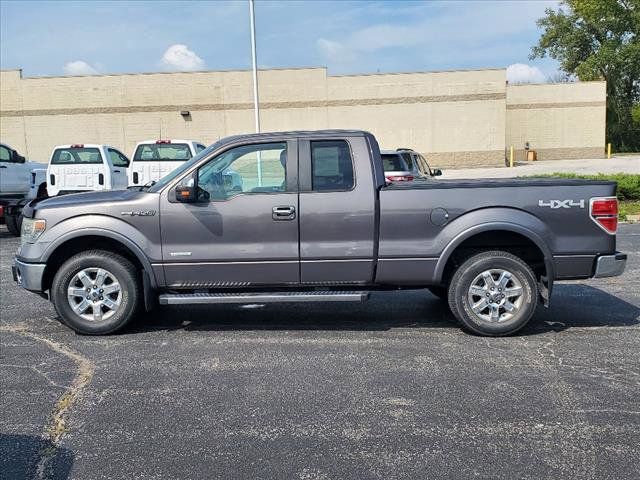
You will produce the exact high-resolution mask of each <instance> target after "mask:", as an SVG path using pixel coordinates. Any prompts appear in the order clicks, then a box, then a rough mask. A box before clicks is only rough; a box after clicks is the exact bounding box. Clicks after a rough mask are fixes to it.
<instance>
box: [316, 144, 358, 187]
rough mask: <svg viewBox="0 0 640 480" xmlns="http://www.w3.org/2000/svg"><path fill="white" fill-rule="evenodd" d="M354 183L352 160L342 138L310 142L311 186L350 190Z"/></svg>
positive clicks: (347, 146) (347, 145)
mask: <svg viewBox="0 0 640 480" xmlns="http://www.w3.org/2000/svg"><path fill="white" fill-rule="evenodd" d="M353 185H354V176H353V161H352V160H351V150H350V149H349V144H348V143H347V142H346V141H344V140H319V141H312V142H311V188H312V189H313V190H316V191H331V190H333V191H341V190H342V191H344V190H351V189H352V188H353Z"/></svg>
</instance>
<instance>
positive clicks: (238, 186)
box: [160, 140, 300, 288]
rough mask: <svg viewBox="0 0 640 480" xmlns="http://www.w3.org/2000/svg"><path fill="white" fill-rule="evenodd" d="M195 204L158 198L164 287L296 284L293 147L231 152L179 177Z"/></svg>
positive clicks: (171, 196) (171, 194)
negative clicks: (195, 196) (192, 190)
mask: <svg viewBox="0 0 640 480" xmlns="http://www.w3.org/2000/svg"><path fill="white" fill-rule="evenodd" d="M179 183H180V184H182V185H185V186H193V185H196V186H197V189H198V192H199V201H198V202H197V203H179V202H177V201H176V200H175V190H174V188H173V187H171V188H169V189H167V190H165V191H164V192H163V193H162V200H161V202H162V204H161V212H162V215H161V217H160V222H161V223H160V224H161V229H162V258H163V266H164V272H165V278H166V282H167V285H168V286H169V287H172V288H225V287H239V286H251V285H274V286H277V285H289V284H294V285H297V284H298V283H299V280H300V272H299V253H298V193H297V142H296V141H295V140H289V141H285V142H283V141H273V142H269V141H263V142H261V143H255V144H245V145H239V146H236V147H231V148H229V149H228V150H226V151H224V152H222V153H220V154H218V155H216V156H215V157H214V158H212V159H211V160H209V161H208V162H206V163H205V164H203V165H202V166H200V167H199V168H198V169H197V170H196V172H194V173H193V174H188V175H186V176H185V177H183V178H182V179H181V180H180V182H179Z"/></svg>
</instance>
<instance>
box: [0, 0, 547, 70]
mask: <svg viewBox="0 0 640 480" xmlns="http://www.w3.org/2000/svg"><path fill="white" fill-rule="evenodd" d="M556 6H557V2H555V1H542V0H540V1H524V0H523V1H480V0H476V1H473V0H469V1H441V2H420V1H412V2H404V1H386V2H385V1H378V2H365V1H346V0H345V1H320V0H315V1H306V2H297V1H281V2H275V1H266V0H257V1H256V25H257V27H256V29H257V41H258V63H259V66H260V67H261V68H275V67H307V66H326V67H328V69H329V73H331V74H355V73H372V72H378V71H380V72H394V71H430V70H456V69H471V68H486V67H507V66H509V65H513V64H524V65H527V67H525V66H524V65H523V66H521V67H512V69H511V70H510V75H511V76H516V77H518V78H520V77H522V78H523V79H525V80H526V79H531V80H543V79H544V77H546V76H549V75H552V74H553V73H554V72H555V71H556V69H557V65H556V63H555V62H554V61H551V60H548V59H546V60H537V61H530V60H529V59H528V55H529V53H530V49H531V46H532V45H533V44H535V42H536V40H537V38H538V37H539V34H540V32H539V31H538V29H537V27H536V25H535V21H536V19H537V18H539V17H541V16H542V15H543V14H544V10H545V8H546V7H556ZM0 66H1V68H3V69H9V68H22V69H23V74H24V75H25V76H40V75H65V74H92V73H132V72H155V71H172V70H229V69H247V68H250V66H251V57H250V43H249V14H248V5H247V2H246V1H245V0H241V1H231V2H227V1H202V2H196V1H188V2H172V1H145V2H94V1H76V2H41V1H38V2H29V1H24V0H23V1H18V2H14V1H7V0H2V2H0Z"/></svg>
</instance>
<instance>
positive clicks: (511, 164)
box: [509, 145, 513, 168]
mask: <svg viewBox="0 0 640 480" xmlns="http://www.w3.org/2000/svg"><path fill="white" fill-rule="evenodd" d="M509 166H510V167H511V168H513V145H511V148H510V149H509Z"/></svg>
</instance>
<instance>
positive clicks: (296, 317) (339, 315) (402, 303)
mask: <svg viewBox="0 0 640 480" xmlns="http://www.w3.org/2000/svg"><path fill="white" fill-rule="evenodd" d="M639 317H640V308H639V307H638V306H636V305H633V304H631V303H629V302H627V301H625V300H623V299H621V298H619V297H616V296H614V295H611V294H610V293H608V292H606V291H604V290H601V289H598V288H594V287H592V286H589V285H582V284H569V285H566V284H564V285H557V286H556V287H555V292H554V295H553V298H552V304H551V308H549V309H545V308H544V307H542V305H539V308H538V309H537V311H536V314H535V316H534V318H533V320H532V321H531V322H530V323H529V325H528V326H527V327H525V328H524V329H523V330H522V331H521V332H519V333H518V335H536V334H541V333H545V332H549V331H561V330H565V329H569V328H575V327H612V328H615V327H627V326H632V325H638V324H640V319H639ZM393 328H456V329H457V328H459V327H458V324H457V322H456V320H455V318H454V317H453V315H452V314H451V312H450V311H449V308H448V307H447V305H446V304H445V302H444V301H442V300H440V299H438V298H436V297H434V296H433V295H431V294H430V293H428V292H426V291H405V292H379V293H373V294H372V295H371V300H370V301H369V302H366V303H363V304H359V303H358V304H335V303H317V304H313V303H306V304H278V305H276V304H266V305H258V304H256V305H241V306H240V305H209V306H206V305H189V306H187V305H184V306H179V307H178V306H175V307H174V306H172V307H159V308H157V309H155V310H154V311H152V312H149V313H145V314H143V315H141V316H140V317H139V318H138V319H137V321H135V322H134V324H133V325H132V326H131V327H130V328H129V329H127V331H126V333H129V334H131V333H141V332H145V331H152V330H186V331H225V330H346V331H384V330H390V329H393Z"/></svg>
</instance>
